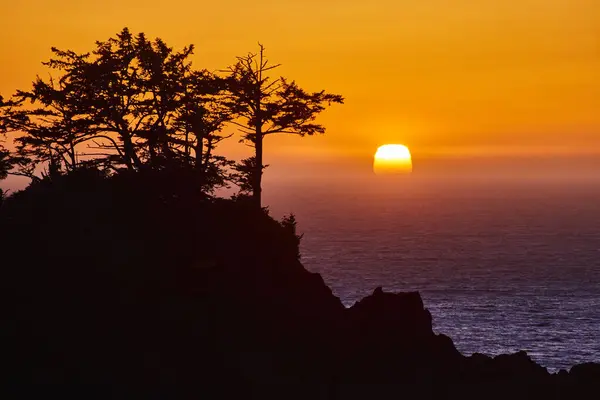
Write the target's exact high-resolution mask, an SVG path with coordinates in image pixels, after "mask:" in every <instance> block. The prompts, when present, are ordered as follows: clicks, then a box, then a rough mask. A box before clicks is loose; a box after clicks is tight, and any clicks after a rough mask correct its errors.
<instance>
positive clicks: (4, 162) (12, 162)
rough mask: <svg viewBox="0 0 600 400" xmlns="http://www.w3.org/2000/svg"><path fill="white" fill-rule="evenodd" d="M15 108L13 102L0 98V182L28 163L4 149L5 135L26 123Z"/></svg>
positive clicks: (23, 158) (24, 118)
mask: <svg viewBox="0 0 600 400" xmlns="http://www.w3.org/2000/svg"><path fill="white" fill-rule="evenodd" d="M17 106H18V104H17V103H16V102H15V101H13V100H8V101H5V100H4V98H3V97H2V96H0V180H2V179H5V178H6V177H7V176H8V174H9V173H11V170H12V169H13V168H14V167H15V166H19V165H21V166H22V165H25V164H26V163H28V162H29V160H27V159H26V158H25V157H23V156H21V155H15V154H13V153H11V152H10V151H9V150H8V149H7V148H6V147H4V143H5V142H6V133H7V132H11V131H13V130H15V129H18V128H21V127H22V126H23V125H24V124H25V122H26V117H25V116H24V115H22V114H21V113H20V112H18V111H15V107H17Z"/></svg>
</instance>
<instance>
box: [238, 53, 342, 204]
mask: <svg viewBox="0 0 600 400" xmlns="http://www.w3.org/2000/svg"><path fill="white" fill-rule="evenodd" d="M277 67H279V65H271V64H269V61H268V60H267V59H266V58H265V49H264V47H263V46H262V45H260V50H259V52H258V53H256V54H254V53H251V54H248V55H247V56H245V57H238V61H237V63H236V64H235V65H234V66H232V67H230V69H229V73H230V74H229V78H230V91H231V95H232V97H233V98H234V99H235V102H236V104H237V107H238V109H237V112H238V115H239V120H240V122H237V121H235V122H234V124H236V125H237V126H238V127H239V128H240V130H241V131H242V134H243V140H244V141H246V142H247V143H249V144H250V146H252V147H253V148H254V161H253V164H254V168H253V172H252V174H251V177H250V179H251V181H252V184H251V185H252V196H253V201H254V203H255V205H256V206H257V207H261V198H262V188H261V183H262V173H263V172H262V170H263V168H264V166H263V140H264V138H265V137H266V136H268V135H272V134H277V133H284V134H293V135H298V136H306V135H309V136H310V135H314V134H318V133H324V132H325V127H324V126H323V125H320V124H318V123H316V122H315V119H316V117H317V116H318V115H319V114H320V113H321V112H322V111H323V110H325V108H326V106H328V105H331V104H332V103H343V101H344V99H343V97H342V96H340V95H337V94H330V93H326V92H325V91H320V92H312V93H311V92H307V91H305V90H303V89H301V88H300V87H299V86H298V85H297V84H296V82H295V81H291V82H290V81H288V80H287V79H285V78H282V77H280V78H276V79H272V78H271V77H270V76H269V72H270V71H272V70H273V69H275V68H277ZM246 166H247V165H246Z"/></svg>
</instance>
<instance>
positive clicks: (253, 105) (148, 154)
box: [0, 28, 343, 206]
mask: <svg viewBox="0 0 600 400" xmlns="http://www.w3.org/2000/svg"><path fill="white" fill-rule="evenodd" d="M193 52H194V46H193V45H189V46H186V47H184V48H182V49H181V50H174V49H173V48H172V47H170V46H169V45H167V44H166V43H165V42H164V41H163V40H161V39H154V40H150V39H148V38H147V37H146V35H144V34H143V33H139V34H137V35H134V34H132V33H131V32H130V31H129V30H128V29H127V28H125V29H123V30H122V31H121V32H120V33H118V34H117V35H115V36H114V37H111V38H109V39H107V40H105V41H97V42H96V43H95V46H94V48H93V50H92V51H90V52H87V53H79V52H75V51H73V50H62V49H58V48H55V47H53V48H52V57H51V58H50V59H49V60H48V61H46V62H44V63H43V64H44V65H45V66H47V67H48V68H49V69H50V71H51V74H50V77H49V78H46V79H43V78H41V77H39V76H38V77H37V78H36V79H35V81H34V82H33V84H32V87H31V88H30V89H28V90H18V91H17V92H16V94H15V95H14V96H13V98H12V99H11V100H10V101H2V102H0V108H1V109H2V111H1V113H0V115H1V118H2V119H1V120H0V121H1V122H0V133H2V134H6V133H7V132H9V131H11V132H12V133H11V138H10V139H11V140H12V142H13V143H14V145H15V151H13V152H9V151H8V150H7V149H6V148H4V147H0V178H3V177H5V176H6V175H7V174H9V173H11V174H15V175H23V176H27V177H29V178H31V179H32V180H39V179H51V177H52V176H53V175H56V174H62V173H67V172H72V171H75V170H77V169H78V168H82V167H90V166H93V167H94V168H99V169H101V170H104V171H106V173H115V172H118V171H125V170H126V171H141V170H147V169H150V170H162V169H173V170H175V169H186V170H189V171H194V174H193V175H190V176H193V177H194V182H193V184H198V185H199V186H200V187H201V188H202V190H204V191H205V192H207V193H210V192H212V191H213V190H214V189H215V188H217V187H219V186H223V185H227V184H228V183H229V182H233V183H235V184H237V185H238V186H239V187H240V190H241V192H242V193H248V194H249V193H250V192H252V194H253V196H254V198H255V200H256V203H257V205H258V206H260V193H261V176H262V170H263V169H264V168H265V166H264V165H263V154H262V140H263V138H264V137H265V136H266V135H270V134H274V133H287V134H297V135H299V136H305V135H313V134H316V133H324V132H325V128H324V127H323V126H322V125H320V124H318V123H316V122H315V118H316V116H317V115H318V114H319V113H321V112H322V111H323V110H324V109H325V107H326V106H327V105H329V104H331V103H342V102H343V99H342V97H341V96H339V95H333V94H329V93H325V92H324V91H320V92H314V93H311V92H307V91H305V90H303V89H301V88H300V87H299V86H298V85H297V84H296V83H295V81H289V80H287V79H285V78H277V79H271V78H270V77H269V76H268V74H267V72H269V71H271V70H272V69H274V68H276V67H277V66H278V65H269V64H268V61H267V60H266V59H265V58H264V48H263V47H262V46H261V47H260V52H259V53H257V54H249V55H247V56H245V57H239V58H238V59H237V62H236V63H235V64H234V65H233V66H232V67H230V68H229V69H228V70H227V73H226V74H219V73H214V72H210V71H208V70H206V69H195V68H194V66H193V65H192V62H191V56H192V54H193ZM226 127H237V128H239V130H241V133H242V140H243V141H245V142H246V143H248V144H249V145H251V146H252V147H254V150H255V154H254V156H253V157H251V158H249V159H246V160H242V161H241V162H240V163H238V164H236V163H234V162H233V161H231V160H229V159H228V158H226V157H225V156H223V155H220V154H217V153H216V151H215V150H216V148H217V146H218V144H219V143H220V142H221V141H222V140H224V139H227V138H229V137H231V136H232V135H233V132H234V131H235V129H234V130H233V131H230V132H229V133H228V134H226V133H224V130H225V128H226ZM40 175H41V176H40Z"/></svg>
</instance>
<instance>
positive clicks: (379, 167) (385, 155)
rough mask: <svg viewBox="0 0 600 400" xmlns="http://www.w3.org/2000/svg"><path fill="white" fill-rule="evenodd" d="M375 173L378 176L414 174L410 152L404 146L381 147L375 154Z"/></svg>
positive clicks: (390, 145) (389, 145) (387, 145)
mask: <svg viewBox="0 0 600 400" xmlns="http://www.w3.org/2000/svg"><path fill="white" fill-rule="evenodd" d="M373 171H374V172H375V173H376V174H410V173H411V172H412V157H411V154H410V150H409V149H408V147H406V146H404V145H402V144H386V145H383V146H380V147H379V148H378V149H377V152H376V153H375V159H374V161H373Z"/></svg>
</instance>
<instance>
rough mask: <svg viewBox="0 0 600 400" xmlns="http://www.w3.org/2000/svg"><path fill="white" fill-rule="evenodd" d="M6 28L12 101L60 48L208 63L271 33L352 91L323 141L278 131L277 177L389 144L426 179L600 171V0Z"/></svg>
mask: <svg viewBox="0 0 600 400" xmlns="http://www.w3.org/2000/svg"><path fill="white" fill-rule="evenodd" d="M0 26H2V28H3V35H1V36H0V93H1V94H3V95H4V96H5V97H6V96H7V95H10V94H11V93H13V92H14V91H15V89H17V88H28V87H29V85H30V84H31V82H32V81H33V79H34V78H35V76H36V75H38V74H39V75H42V76H44V74H47V73H48V72H47V70H45V69H44V67H43V66H42V65H41V61H44V60H46V59H48V57H49V55H50V47H51V46H57V47H59V48H64V49H66V48H69V49H73V50H76V51H82V52H83V51H88V50H91V49H92V48H93V43H94V41H95V40H104V39H106V38H108V37H110V36H113V35H114V34H116V33H117V32H119V31H120V30H121V29H122V28H123V27H125V26H127V27H129V28H130V30H132V31H133V32H135V33H137V32H140V31H142V32H145V33H146V34H147V35H148V36H149V37H161V38H162V39H164V40H165V41H166V42H167V43H168V44H169V45H171V46H173V47H175V48H181V47H183V46H185V45H188V44H190V43H193V44H195V45H196V54H195V56H194V63H195V65H196V66H197V67H198V68H208V69H211V70H219V69H223V68H225V67H227V66H228V65H230V64H232V63H233V62H234V61H235V56H237V55H244V54H246V53H248V52H251V51H256V49H257V43H258V42H259V41H260V42H261V43H262V44H264V45H265V47H266V48H267V55H268V56H269V58H270V59H271V60H272V61H273V62H274V63H281V64H282V67H281V68H280V69H279V73H280V74H281V75H283V76H286V77H288V78H290V79H294V80H296V81H297V82H298V83H299V84H300V85H301V86H302V87H304V88H306V89H308V90H321V89H326V90H327V91H330V92H333V93H339V94H342V95H343V96H344V97H345V98H346V104H345V105H342V106H339V105H336V106H334V107H332V108H331V109H329V110H327V111H326V112H325V113H323V115H322V116H321V117H320V118H319V121H320V122H322V123H323V124H325V125H326V127H327V133H326V135H324V136H320V137H311V138H298V137H293V136H279V137H269V138H267V141H266V144H265V146H266V162H267V163H268V164H270V165H271V169H272V171H273V172H269V174H273V175H272V176H280V177H283V176H289V174H297V175H302V176H312V175H315V174H318V173H320V172H322V171H323V168H324V166H326V167H325V168H327V171H330V173H331V174H335V173H338V172H339V171H342V172H344V171H346V172H348V171H362V172H365V171H369V173H370V168H371V162H372V156H373V154H374V153H375V150H376V148H377V147H378V146H379V145H382V144H386V143H402V144H405V145H407V146H408V147H409V148H410V149H411V152H412V154H413V157H414V164H415V165H414V171H415V174H417V173H419V171H448V170H453V171H458V172H459V173H465V174H466V173H473V172H474V171H476V172H479V173H484V174H485V173H488V172H489V173H491V172H490V171H496V172H497V171H504V172H506V171H508V172H510V173H513V172H514V173H523V172H524V171H533V170H535V171H538V170H539V171H541V172H542V173H543V172H548V171H561V172H565V171H567V172H569V171H573V173H584V172H585V173H589V174H593V173H595V172H596V171H597V172H598V175H599V176H600V161H598V160H599V159H600V2H598V1H597V0H519V1H511V0H453V1H448V0H419V1H413V0H410V1H409V0H370V1H364V0H363V1H358V0H343V1H342V0H327V1H322V0H319V1H317V0H285V1H283V0H282V1H276V0H271V1H268V0H254V1H252V2H249V1H242V0H219V1H202V0H200V1H199V0H171V1H168V2H165V1H163V0H160V1H159V0H146V1H144V2H142V1H127V0H104V1H101V0H98V1H89V2H88V1H81V0H20V1H10V2H3V4H2V6H1V13H0ZM231 129H232V130H233V128H231ZM221 151H222V152H223V153H224V154H226V155H230V156H231V157H233V158H239V157H241V156H243V155H245V152H247V151H248V150H247V148H245V147H244V146H243V145H240V144H238V143H237V142H236V141H235V140H230V141H229V142H228V143H225V144H224V145H223V147H222V148H221ZM269 171H270V170H269ZM486 171H488V172H486ZM278 174H279V175H278ZM286 174H288V175H286ZM321 175H322V174H321Z"/></svg>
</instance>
